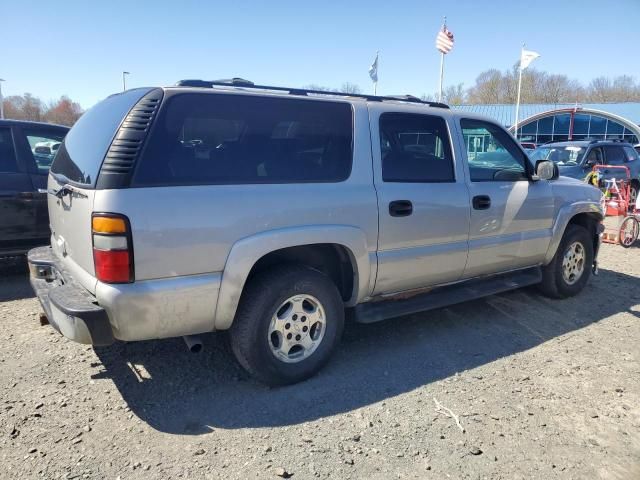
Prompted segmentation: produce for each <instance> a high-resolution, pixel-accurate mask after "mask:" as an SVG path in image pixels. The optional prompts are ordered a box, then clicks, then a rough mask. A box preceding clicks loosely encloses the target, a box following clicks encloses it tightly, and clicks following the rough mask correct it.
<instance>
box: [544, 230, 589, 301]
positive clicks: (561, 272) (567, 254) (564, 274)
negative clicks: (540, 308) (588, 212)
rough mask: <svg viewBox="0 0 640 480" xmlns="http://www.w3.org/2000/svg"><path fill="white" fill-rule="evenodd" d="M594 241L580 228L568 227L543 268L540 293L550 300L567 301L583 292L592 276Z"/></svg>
mask: <svg viewBox="0 0 640 480" xmlns="http://www.w3.org/2000/svg"><path fill="white" fill-rule="evenodd" d="M592 265H593V239H592V238H591V234H590V233H589V231H588V230H587V229H586V228H584V227H581V226H580V225H574V224H569V225H568V226H567V229H566V230H565V232H564V235H563V237H562V240H561V241H560V245H558V250H557V251H556V254H555V255H554V256H553V260H551V262H550V263H549V264H548V265H545V266H544V267H542V282H541V283H540V286H539V287H540V290H541V291H542V293H543V294H544V295H546V296H548V297H551V298H567V297H572V296H574V295H577V294H578V293H580V292H581V291H582V289H583V288H584V286H585V285H586V284H587V281H588V280H589V276H590V275H591V266H592Z"/></svg>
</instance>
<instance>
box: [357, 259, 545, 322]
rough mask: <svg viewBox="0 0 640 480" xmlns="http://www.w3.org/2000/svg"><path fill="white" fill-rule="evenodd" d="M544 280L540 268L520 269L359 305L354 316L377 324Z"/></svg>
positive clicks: (360, 320)
mask: <svg viewBox="0 0 640 480" xmlns="http://www.w3.org/2000/svg"><path fill="white" fill-rule="evenodd" d="M541 281H542V272H541V271H540V268H538V267H536V268H529V269H527V270H518V271H517V272H511V273H508V274H502V275H495V276H491V277H482V278H478V279H474V280H468V281H465V282H459V283H455V284H452V285H447V286H443V287H437V288H434V289H433V290H430V291H429V292H427V293H420V294H417V295H415V296H413V297H411V298H405V299H397V300H393V298H389V299H388V300H376V301H372V302H367V303H361V304H360V305H357V306H356V307H355V308H354V309H353V310H354V312H353V313H354V319H355V321H356V322H358V323H374V322H379V321H381V320H386V319H387V318H394V317H401V316H403V315H410V314H412V313H418V312H424V311H426V310H433V309H435V308H442V307H448V306H449V305H455V304H456V303H462V302H467V301H469V300H477V299H478V298H483V297H486V296H489V295H495V294H496V293H502V292H506V291H509V290H514V289H516V288H521V287H526V286H529V285H535V284H537V283H540V282H541Z"/></svg>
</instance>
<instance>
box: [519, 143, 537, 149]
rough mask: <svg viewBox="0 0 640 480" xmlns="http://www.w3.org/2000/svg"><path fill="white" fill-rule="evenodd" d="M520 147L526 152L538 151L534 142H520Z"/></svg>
mask: <svg viewBox="0 0 640 480" xmlns="http://www.w3.org/2000/svg"><path fill="white" fill-rule="evenodd" d="M520 145H521V146H522V148H524V149H525V150H535V149H536V144H535V143H533V142H520Z"/></svg>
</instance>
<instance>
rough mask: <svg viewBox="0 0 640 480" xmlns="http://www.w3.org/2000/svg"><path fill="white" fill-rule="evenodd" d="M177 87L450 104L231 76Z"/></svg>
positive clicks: (437, 105)
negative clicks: (279, 84)
mask: <svg viewBox="0 0 640 480" xmlns="http://www.w3.org/2000/svg"><path fill="white" fill-rule="evenodd" d="M176 86H177V87H197V88H213V87H241V88H251V89H256V90H271V91H276V92H287V93H289V94H290V95H303V96H304V95H309V94H311V95H329V96H336V97H356V98H363V99H365V100H368V101H370V102H383V101H396V102H397V101H401V102H410V103H420V104H423V105H428V106H430V107H436V108H446V109H448V108H449V105H447V104H445V103H440V102H429V101H426V100H421V99H419V98H418V97H415V96H413V95H389V96H378V95H366V94H362V93H346V92H333V91H328V90H311V89H308V88H295V87H273V86H269V85H256V84H255V83H253V82H251V81H249V80H245V79H244V78H238V77H234V78H230V79H225V80H180V81H179V82H177V83H176Z"/></svg>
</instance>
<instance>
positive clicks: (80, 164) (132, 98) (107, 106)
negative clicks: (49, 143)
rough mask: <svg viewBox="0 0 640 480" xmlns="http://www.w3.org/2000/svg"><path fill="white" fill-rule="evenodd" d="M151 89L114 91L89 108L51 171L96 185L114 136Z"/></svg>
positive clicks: (69, 136) (72, 132)
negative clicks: (114, 93)
mask: <svg viewBox="0 0 640 480" xmlns="http://www.w3.org/2000/svg"><path fill="white" fill-rule="evenodd" d="M147 92H148V89H135V90H128V91H126V92H124V93H120V94H117V95H111V96H110V97H108V98H106V99H105V100H103V101H102V102H100V103H98V104H97V105H96V106H94V107H93V108H91V109H89V110H87V111H86V112H85V113H84V114H83V115H82V116H81V117H80V119H79V120H78V121H77V122H76V124H75V125H74V126H73V128H72V129H71V130H70V131H69V133H68V134H67V136H66V138H65V139H64V142H63V143H62V145H61V146H60V147H59V149H58V150H59V151H58V154H57V155H56V157H55V159H54V160H55V161H54V162H53V164H52V165H51V172H53V173H57V174H61V175H64V176H65V177H67V178H68V179H69V180H71V181H73V182H77V183H80V184H84V185H89V186H93V185H95V182H96V177H97V176H98V171H99V170H100V165H102V161H103V160H104V156H105V155H106V153H107V149H108V148H109V145H110V144H111V141H112V140H113V137H114V135H115V133H116V131H117V130H118V127H119V126H120V123H121V122H122V119H123V118H124V117H125V115H126V114H127V113H129V110H131V107H133V106H134V105H135V104H136V103H137V101H138V100H140V98H142V96H143V95H144V94H145V93H147Z"/></svg>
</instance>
